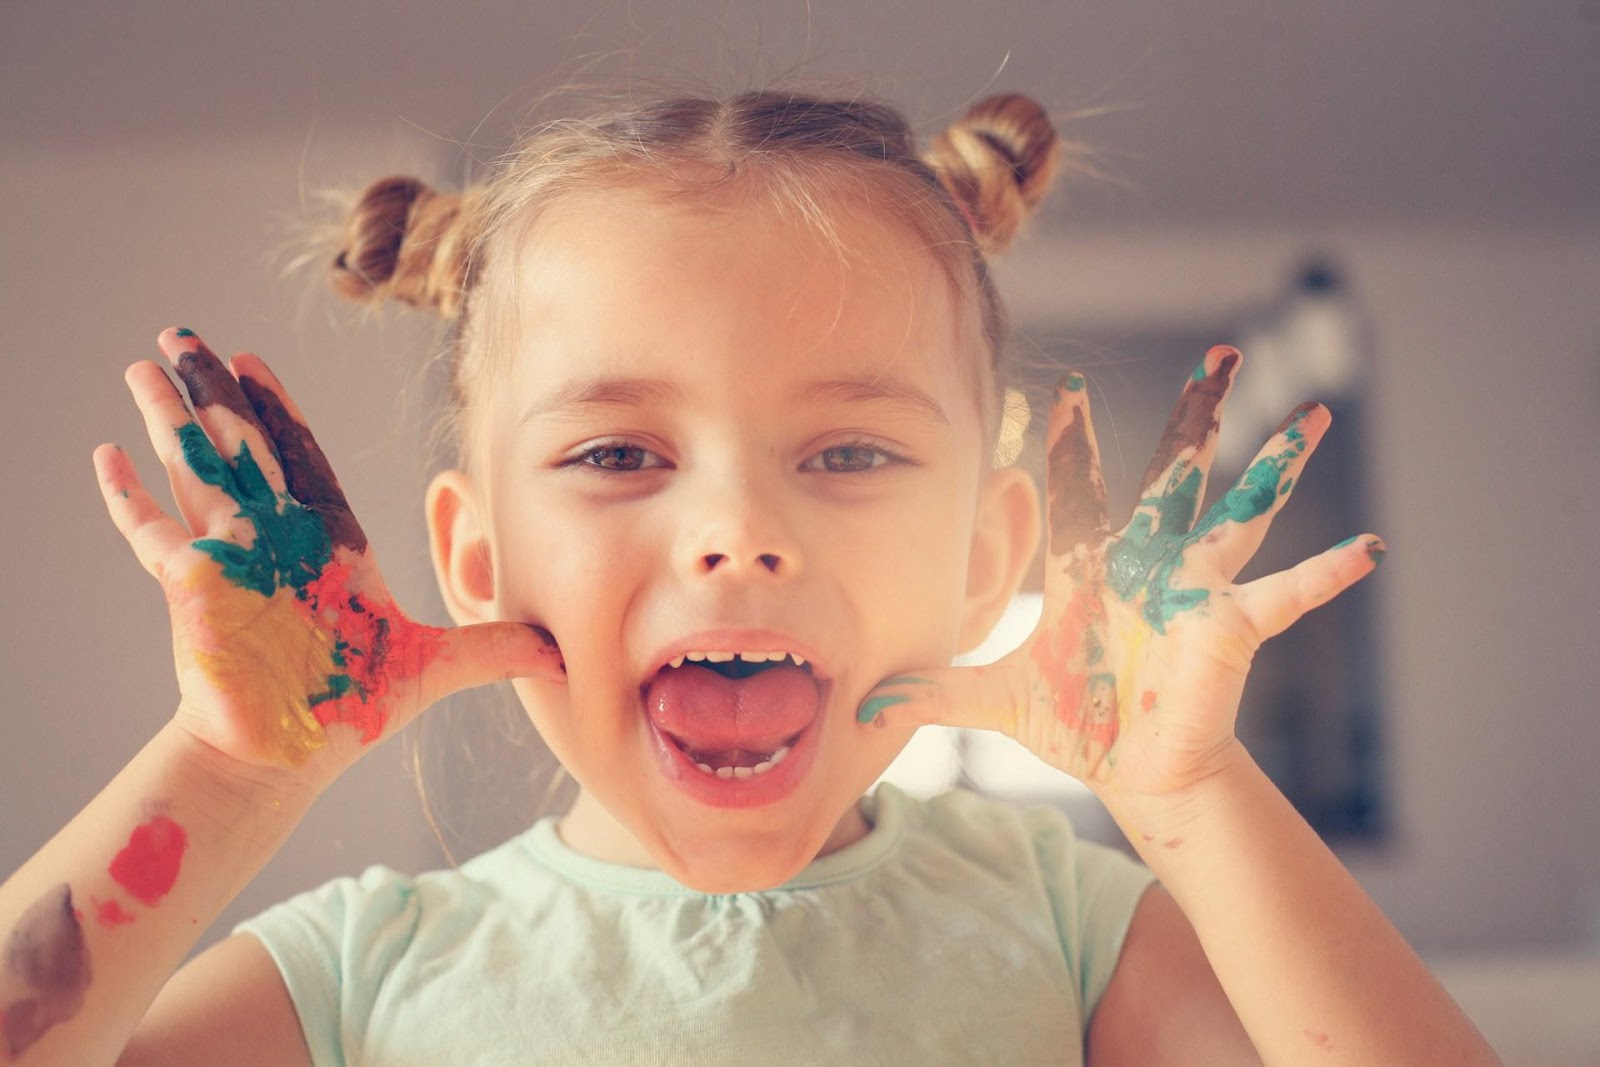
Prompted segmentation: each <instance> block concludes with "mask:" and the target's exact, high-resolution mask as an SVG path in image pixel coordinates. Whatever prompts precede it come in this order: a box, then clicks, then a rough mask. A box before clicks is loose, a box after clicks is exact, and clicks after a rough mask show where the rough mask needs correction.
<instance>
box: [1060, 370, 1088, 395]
mask: <svg viewBox="0 0 1600 1067" xmlns="http://www.w3.org/2000/svg"><path fill="white" fill-rule="evenodd" d="M1061 384H1062V385H1064V386H1066V388H1067V392H1069V393H1081V392H1083V375H1081V374H1069V375H1067V377H1066V379H1065V380H1064V381H1062V383H1061Z"/></svg>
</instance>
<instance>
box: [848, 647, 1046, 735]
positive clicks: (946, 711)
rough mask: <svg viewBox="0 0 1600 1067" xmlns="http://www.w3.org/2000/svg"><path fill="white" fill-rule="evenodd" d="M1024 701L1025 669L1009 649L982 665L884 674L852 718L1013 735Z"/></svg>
mask: <svg viewBox="0 0 1600 1067" xmlns="http://www.w3.org/2000/svg"><path fill="white" fill-rule="evenodd" d="M1027 703H1028V673H1027V669H1026V667H1025V666H1024V665H1023V661H1022V660H1020V659H1019V658H1018V657H1017V656H1016V655H1015V654H1012V655H1011V656H1007V657H1006V658H1005V659H1002V660H1000V661H999V662H997V663H991V664H988V665H985V666H982V667H945V668H942V669H937V670H931V671H918V672H916V673H915V674H898V675H894V676H893V677H890V678H885V679H884V680H883V681H881V682H879V683H878V684H877V685H876V686H874V687H873V689H872V691H871V692H870V693H868V694H867V696H866V699H864V700H863V701H862V702H861V705H860V707H859V708H857V709H856V721H857V722H858V723H861V724H862V725H866V724H868V723H871V724H872V725H874V726H877V727H879V728H882V727H884V726H887V725H888V721H887V719H886V718H885V716H890V717H893V718H894V720H895V722H896V724H899V723H901V722H902V721H909V722H912V723H915V724H917V725H918V726H930V725H938V726H960V727H966V728H968V729H972V730H999V731H1000V732H1002V733H1005V734H1007V735H1008V736H1012V737H1014V736H1016V731H1017V722H1018V720H1019V718H1020V717H1021V715H1022V713H1023V711H1024V709H1026V707H1027Z"/></svg>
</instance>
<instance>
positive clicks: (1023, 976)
mask: <svg viewBox="0 0 1600 1067" xmlns="http://www.w3.org/2000/svg"><path fill="white" fill-rule="evenodd" d="M861 807H862V812H863V814H864V816H865V817H866V820H867V822H868V824H869V825H870V826H871V830H870V832H869V833H868V834H867V835H866V836H865V837H863V838H862V839H861V840H859V841H857V842H855V843H854V844H851V845H848V846H846V847H845V848H842V849H840V850H838V851H836V852H834V853H831V854H830V855H827V856H823V857H821V858H819V859H817V860H815V861H813V862H812V863H811V864H810V865H809V866H807V867H806V868H805V870H803V871H802V872H801V873H800V874H799V875H797V876H796V877H795V878H794V879H793V880H791V881H790V882H788V883H787V884H785V885H783V886H780V887H778V888H776V889H770V890H764V891H762V892H755V893H731V894H706V893H699V892H696V891H694V890H691V889H688V888H686V887H684V886H683V885H682V884H680V883H678V882H676V881H674V880H673V879H672V878H671V877H670V876H668V875H666V874H665V873H663V872H661V871H655V870H647V869H644V868H636V867H624V866H620V865H617V864H612V863H606V862H602V861H600V860H596V859H593V858H591V857H588V856H584V855H582V854H580V853H577V852H574V851H573V850H572V849H571V848H569V847H567V846H566V845H565V844H564V843H563V842H562V840H561V838H560V835H559V834H558V833H557V832H556V822H557V819H556V817H554V816H551V817H549V818H546V819H543V820H541V821H539V822H537V823H535V824H534V825H533V826H532V827H531V828H530V829H529V830H527V831H526V832H524V833H522V834H520V835H518V836H517V837H515V838H512V839H511V840H510V841H508V842H506V843H505V844H503V845H501V846H499V847H498V848H495V849H493V850H491V851H489V852H486V853H484V854H483V855H481V856H478V857H476V858H474V859H472V860H470V861H468V862H467V863H464V864H462V865H461V867H460V868H459V869H458V870H451V871H438V872H433V873H428V874H423V875H419V876H416V877H410V876H406V875H401V874H398V873H396V872H394V871H392V870H388V869H386V868H383V867H373V868H370V869H368V870H367V871H366V872H365V873H364V874H362V875H361V877H360V878H341V879H338V880H335V881H333V882H330V883H328V884H327V885H325V886H323V887H321V888H319V889H316V890H314V891H312V892H309V893H305V894H302V895H300V896H298V897H295V898H293V899H291V900H289V901H286V902H285V903H283V904H280V905H277V906H276V907H274V908H271V909H269V910H268V911H266V912H264V913H263V914H261V915H259V916H257V917H256V918H254V919H252V920H250V921H248V922H245V923H242V924H241V925H240V926H239V927H238V929H239V930H241V931H245V932H248V933H250V934H253V935H255V936H256V937H258V938H260V939H261V941H262V942H263V943H264V944H265V945H266V947H267V949H268V951H270V952H271V954H272V957H273V959H275V960H276V961H277V964H278V967H279V969H280V970H281V971H282V972H283V977H284V981H285V983H286V984H287V986H288V989H289V994H290V996H291V997H292V998H293V1000H294V1004H295V1008H296V1010H297V1011H298V1012H299V1015H300V1023H301V1026H302V1027H303V1028H304V1030H305V1035H306V1040H307V1042H308V1043H309V1044H310V1047H311V1053H312V1058H313V1060H314V1061H315V1063H317V1064H318V1065H319V1067H323V1065H333V1064H350V1065H356V1064H382V1065H384V1067H401V1065H408V1064H418V1065H421V1064H427V1065H429V1067H436V1065H439V1064H474V1065H479V1064H485V1065H487V1064H518V1065H522V1064H599V1065H607V1064H619V1065H620V1064H627V1065H629V1067H642V1065H647V1064H663V1065H665V1064H693V1065H695V1067H718V1065H723V1064H726V1065H729V1067H766V1065H769V1064H827V1065H842V1064H851V1065H857V1064H915V1065H918V1067H926V1065H929V1064H943V1063H949V1064H985V1063H995V1064H1035V1063H1038V1064H1045V1063H1048V1064H1076V1063H1081V1062H1082V1054H1083V1053H1082V1048H1083V1035H1084V1031H1085V1028H1086V1026H1087V1024H1088V1020H1089V1017H1090V1015H1091V1014H1092V1012H1093V1011H1094V1007H1095V1004H1096V1002H1097V1001H1098V1000H1099V997H1100V994H1101V993H1102V992H1103V991H1104V989H1105V987H1106V984H1107V982H1108V981H1109V979H1110V977H1111V972H1112V969H1113V968H1114V967H1115V966H1116V962H1117V955H1118V953H1119V951H1120V950H1121V946H1122V941H1123V936H1124V934H1125V933H1126V932H1127V928H1128V923H1129V921H1130V920H1131V918H1132V915H1133V910H1134V906H1135V905H1136V904H1137V903H1138V899H1139V896H1140V894H1141V893H1143V891H1144V890H1145V888H1146V887H1147V886H1148V885H1149V884H1150V882H1151V877H1152V876H1151V875H1150V873H1149V872H1148V871H1147V870H1146V869H1145V868H1143V867H1141V866H1139V865H1138V864H1136V863H1134V862H1133V861H1131V860H1129V859H1128V858H1127V857H1125V856H1123V855H1122V854H1121V853H1118V852H1115V851H1113V850H1111V849H1107V848H1104V847H1101V846H1098V845H1094V844H1090V843H1088V842H1083V841H1079V840H1077V839H1076V838H1075V837H1074V835H1073V833H1072V829H1071V827H1070V825H1069V824H1068V822H1067V819H1066V817H1065V816H1064V815H1062V814H1061V813H1060V812H1059V811H1057V810H1055V809H1053V808H1049V807H1046V806H1043V805H1040V806H1036V807H1032V808H1027V809H1022V808H1018V807H1014V806H1012V805H1009V804H1006V803H1003V802H1000V801H997V800H992V799H988V798H984V797H981V796H979V795H977V794H975V793H972V792H968V791H964V790H955V791H951V792H948V793H944V794H942V795H940V796H936V797H933V798H931V799H927V800H922V799H917V798H914V797H912V796H909V795H908V794H906V793H905V792H903V791H902V790H900V789H898V788H896V787H895V786H893V785H891V784H888V783H881V784H879V785H878V786H877V787H876V789H875V790H874V791H873V792H871V793H869V794H868V795H867V796H866V797H864V798H863V799H862V802H861Z"/></svg>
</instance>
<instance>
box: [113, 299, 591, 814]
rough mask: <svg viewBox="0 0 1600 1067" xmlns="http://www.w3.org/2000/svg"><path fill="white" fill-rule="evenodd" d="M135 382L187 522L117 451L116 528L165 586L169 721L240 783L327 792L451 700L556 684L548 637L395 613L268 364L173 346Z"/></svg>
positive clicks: (130, 375) (178, 334)
mask: <svg viewBox="0 0 1600 1067" xmlns="http://www.w3.org/2000/svg"><path fill="white" fill-rule="evenodd" d="M159 344H160V347H161V351H162V352H163V353H164V354H165V355H166V357H167V358H168V359H169V360H170V361H171V363H172V365H173V367H174V368H175V370H176V372H177V374H178V377H179V378H181V379H182V381H183V383H184V385H185V387H186V388H187V390H188V393H189V397H190V400H191V402H192V404H193V412H192V413H191V411H190V409H189V407H188V406H187V405H186V404H185V402H184V399H183V397H182V396H181V395H180V394H179V392H178V390H177V389H176V388H174V387H173V385H172V383H171V382H170V381H169V380H168V378H167V376H166V374H165V373H164V372H163V370H162V369H161V367H160V365H159V364H157V363H154V362H152V361H149V360H145V361H141V362H139V363H136V364H134V365H133V366H131V367H130V368H128V372H127V376H126V377H127V382H128V387H129V389H130V390H131V391H132V393H133V396H134V400H135V401H136V402H137V404H138V406H139V410H140V411H141V412H142V413H143V415H144V420H145V427H146V430H147V431H148V432H149V435H150V441H151V443H152V444H153V445H154V446H155V450H156V453H157V455H158V456H159V457H160V459H161V461H162V463H163V464H164V465H165V467H166V469H167V476H168V479H169V481H170V483H171V485H172V492H173V497H174V499H175V501H176V502H177V505H178V510H179V511H180V512H181V513H182V520H183V521H182V522H181V523H180V522H179V521H177V520H175V519H174V518H172V517H171V516H169V515H167V514H166V513H165V512H163V511H162V509H161V507H160V505H159V504H157V503H156V502H155V501H154V500H153V499H152V498H151V497H150V495H149V493H147V492H146V491H145V489H144V487H143V486H142V485H141V484H140V481H139V477H138V475H137V473H135V471H134V467H133V463H132V461H131V460H130V459H129V457H128V455H127V454H126V453H125V452H123V451H122V450H121V449H120V448H118V447H116V446H115V445H101V446H100V447H99V448H98V449H96V450H95V457H94V458H95V467H96V470H97V472H98V474H99V478H100V487H101V491H102V493H103V494H104V496H105V500H106V506H107V508H108V509H109V510H110V512H111V518H112V521H113V522H115V523H116V525H117V529H118V530H120V531H121V532H122V535H123V536H124V537H126V538H127V540H128V543H129V544H130V545H131V546H132V548H133V551H134V554H135V555H136V556H137V557H138V559H139V562H140V563H141V564H142V565H143V566H144V568H145V570H147V571H149V572H150V573H151V574H152V575H153V576H155V578H156V579H157V581H159V582H160V583H161V587H162V590H163V592H164V593H165V594H166V598H167V605H168V609H169V611H170V613H171V618H172V629H173V649H174V654H175V657H176V660H177V672H178V683H179V688H180V690H181V693H182V698H181V700H180V703H179V707H178V714H177V722H178V723H179V724H180V725H181V726H183V727H184V728H186V729H187V730H189V731H190V732H191V733H192V734H193V735H194V736H195V737H197V738H198V739H199V740H201V741H202V742H204V743H205V744H206V745H208V746H210V747H211V748H213V749H215V750H216V751H217V752H219V753H221V754H222V755H223V756H225V757H228V758H229V759H230V760H233V761H237V762H238V763H239V764H240V765H241V769H244V770H253V769H256V768H262V767H273V768H285V769H289V770H290V771H291V772H293V773H294V774H296V775H298V774H299V773H301V772H303V773H304V775H305V777H306V778H307V779H308V780H311V781H315V782H318V783H323V784H325V783H326V782H327V781H331V779H332V776H333V775H336V774H338V773H339V772H340V771H341V770H343V769H344V768H345V767H347V766H349V765H350V764H351V763H353V762H354V761H355V760H356V759H357V758H358V757H359V756H360V755H361V753H362V752H363V751H364V750H365V748H366V746H370V745H371V744H372V743H373V742H376V741H378V740H381V739H382V738H384V737H387V736H389V735H391V734H393V733H394V732H396V731H397V730H399V729H400V728H402V727H403V726H405V725H406V723H407V722H409V721H410V720H411V719H413V718H414V717H415V716H416V715H417V714H418V713H419V712H420V711H422V710H423V709H424V708H426V707H428V706H429V705H430V704H432V703H434V702H435V701H436V700H438V699H440V698H441V697H443V696H446V695H448V694H449V693H452V692H454V691H456V690H458V689H463V688H466V687H469V686H473V685H480V684H483V683H486V682H491V681H496V680H499V679H504V678H510V677H523V676H538V677H544V678H547V679H550V680H552V681H559V680H561V678H562V662H561V655H560V652H559V650H558V649H557V648H556V644H555V641H554V639H553V638H551V637H550V635H549V634H548V633H546V632H544V631H543V630H541V629H539V628H537V627H532V626H526V625H523V624H521V623H514V622H504V623H485V624H481V625H477V626H467V627H461V628H457V629H441V628H439V627H434V626H426V625H422V624H419V623H417V622H414V621H412V620H411V619H410V618H408V617H407V616H406V615H405V614H404V613H403V612H402V611H401V610H400V609H399V608H398V607H397V606H396V605H395V603H394V599H393V597H391V596H390V594H389V591H388V589H387V587H386V586H385V584H384V581H383V577H382V575H380V574H379V572H378V567H377V564H376V562H375V561H374V559H373V553H372V549H371V548H370V547H369V546H368V544H367V539H366V536H365V535H364V534H363V533H362V531H361V527H360V526H359V525H358V524H357V522H356V520H355V517H354V516H353V515H351V513H350V508H349V505H348V504H347V503H346V501H345V497H344V493H343V491H342V490H341V489H340V487H339V483H338V481H337V479H335V477H334V474H333V470H332V468H331V467H330V466H329V464H328V461H327V459H326V457H324V455H323V453H322V450H321V449H320V448H319V447H318V446H317V443H316V441H315V439H313V437H312V435H311V431H310V430H309V429H308V428H307V426H306V422H305V419H304V418H303V417H302V416H301V414H300V411H299V410H298V408H297V407H296V406H295V404H294V401H293V400H291V399H290V397H289V395H288V393H287V392H286V391H285V390H284V388H283V386H282V384H280V383H279V381H278V379H277V378H276V377H275V376H274V375H273V373H272V372H271V371H270V370H269V369H268V368H267V366H266V364H265V363H263V362H262V361H261V360H260V359H258V358H256V357H254V356H250V355H239V356H235V357H234V358H233V360H232V361H231V363H230V364H228V365H224V364H223V363H222V361H221V360H219V359H218V358H217V357H216V356H215V355H213V354H212V353H211V351H210V350H209V349H208V348H207V347H206V346H205V344H204V343H202V342H201V341H200V339H199V338H198V337H196V336H195V335H194V334H193V333H191V332H190V331H188V330H167V331H165V332H163V333H162V334H161V337H160V340H159Z"/></svg>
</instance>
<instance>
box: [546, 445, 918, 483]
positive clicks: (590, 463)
mask: <svg viewBox="0 0 1600 1067" xmlns="http://www.w3.org/2000/svg"><path fill="white" fill-rule="evenodd" d="M847 450H848V451H852V452H867V453H871V454H872V455H873V457H874V459H873V462H872V463H871V465H870V466H867V467H862V468H858V469H853V470H828V469H827V468H825V467H824V468H815V467H811V466H809V465H810V464H811V463H812V462H813V460H816V459H820V458H821V457H823V456H826V455H827V454H828V453H830V452H842V451H847ZM618 452H623V453H629V454H634V453H637V454H638V455H639V456H640V457H641V460H642V457H645V456H653V455H655V454H654V453H653V452H651V451H650V450H649V449H647V448H643V447H641V446H639V445H634V444H629V443H628V442H626V441H602V442H600V443H599V444H595V445H591V446H590V447H588V448H585V449H584V450H583V451H581V452H579V453H578V454H576V455H574V456H573V457H572V458H570V459H567V460H564V461H562V463H561V464H560V465H561V466H562V467H585V468H588V469H590V470H593V471H595V472H597V473H600V474H606V475H612V474H637V473H639V472H640V471H645V470H655V469H659V468H660V467H664V466H666V464H665V463H658V464H652V465H650V466H639V467H624V468H617V467H606V466H602V465H601V464H600V463H597V462H594V458H595V457H598V456H601V455H604V454H606V453H618ZM657 458H658V459H659V458H660V457H657ZM895 465H900V466H915V465H916V464H915V462H914V461H912V460H910V459H908V458H907V457H905V456H903V455H901V454H900V453H898V452H895V451H894V450H892V449H890V448H888V447H886V446H885V445H884V444H883V443H882V442H880V441H874V440H872V439H870V438H862V439H860V440H855V441H845V442H843V443H841V444H837V445H829V446H828V447H827V448H824V449H823V450H822V451H820V452H818V453H817V454H816V455H815V456H813V457H811V458H810V459H807V460H806V463H805V464H803V465H802V466H801V470H810V471H815V472H816V473H821V474H869V473H871V472H872V471H875V470H881V469H882V468H884V467H889V466H895Z"/></svg>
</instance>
